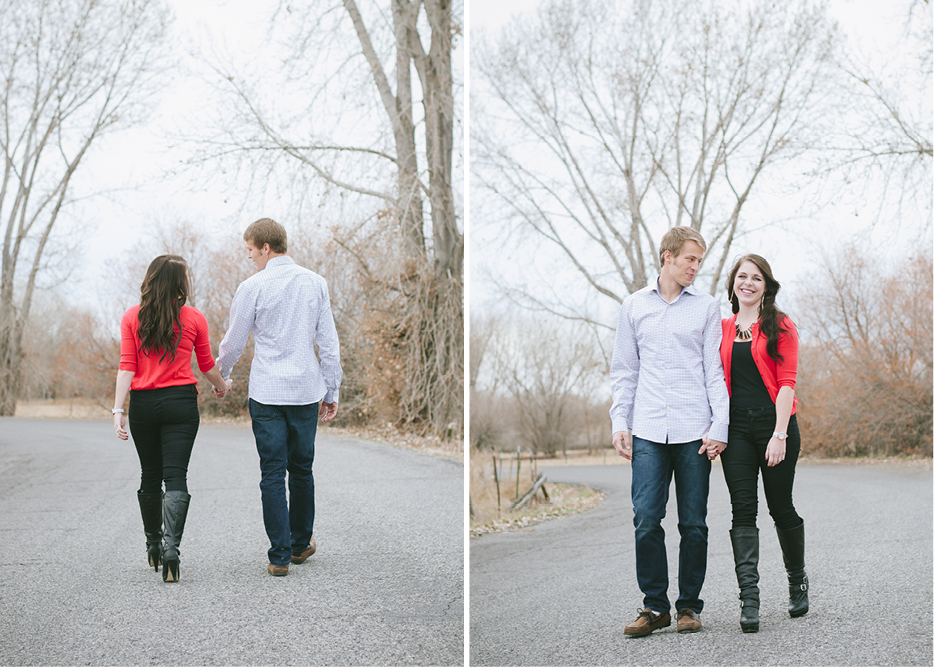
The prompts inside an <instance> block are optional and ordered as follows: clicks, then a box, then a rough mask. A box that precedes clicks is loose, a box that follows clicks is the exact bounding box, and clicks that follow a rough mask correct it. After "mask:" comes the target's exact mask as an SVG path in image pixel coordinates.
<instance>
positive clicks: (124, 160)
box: [63, 0, 920, 305]
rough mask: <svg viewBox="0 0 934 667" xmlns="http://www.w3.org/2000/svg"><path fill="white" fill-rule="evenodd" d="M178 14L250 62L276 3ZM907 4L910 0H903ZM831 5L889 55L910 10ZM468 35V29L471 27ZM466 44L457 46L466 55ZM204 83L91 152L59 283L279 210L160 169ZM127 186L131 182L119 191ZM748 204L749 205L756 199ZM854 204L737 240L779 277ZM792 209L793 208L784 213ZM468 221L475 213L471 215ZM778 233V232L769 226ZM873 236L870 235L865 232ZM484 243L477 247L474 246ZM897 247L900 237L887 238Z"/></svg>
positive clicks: (488, 9) (859, 35) (200, 4)
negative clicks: (766, 254)
mask: <svg viewBox="0 0 934 667" xmlns="http://www.w3.org/2000/svg"><path fill="white" fill-rule="evenodd" d="M168 1H169V3H170V4H171V6H172V7H173V9H174V11H175V14H176V25H175V27H174V33H175V38H174V39H173V48H175V49H177V50H178V51H179V52H180V53H189V52H192V51H196V50H197V48H198V47H199V46H202V47H203V46H205V45H208V44H219V45H223V46H225V47H226V48H227V49H228V50H230V51H232V52H234V53H237V54H238V55H240V56H242V57H243V58H244V59H245V60H249V59H250V58H251V55H252V54H257V53H259V52H260V51H261V50H262V47H263V46H264V40H265V39H266V30H265V26H266V20H267V17H268V15H269V11H270V8H271V6H272V5H271V4H269V3H256V2H252V1H250V0H168ZM898 1H899V2H906V1H907V0H898ZM538 4H539V2H538V0H510V1H509V2H503V1H502V0H467V2H466V13H467V16H466V18H467V20H468V22H469V26H470V28H472V29H481V30H485V31H489V32H492V33H495V32H496V31H497V30H499V29H500V28H501V27H502V26H503V25H504V24H505V23H506V22H507V21H510V20H512V18H513V17H515V16H517V15H521V14H522V13H527V12H532V11H534V9H535V7H536V6H537V5H538ZM831 7H832V12H833V14H834V16H835V18H836V19H837V20H838V21H839V22H840V24H841V27H842V28H843V30H844V32H845V33H846V34H847V36H848V38H850V39H851V40H856V41H858V42H859V43H860V44H861V45H863V50H864V51H866V52H877V53H880V54H882V53H888V52H889V51H890V50H891V49H892V48H893V45H895V44H897V41H898V39H899V36H900V33H901V29H902V23H901V21H902V20H903V16H904V13H903V12H899V11H893V10H892V8H891V7H892V5H891V4H890V3H879V2H877V0H834V1H833V2H832V5H831ZM468 34H469V33H468ZM462 55H463V50H458V53H457V54H456V56H457V57H456V60H457V62H458V63H460V61H461V58H462ZM202 86H203V84H202V83H201V82H199V81H198V80H196V79H185V78H183V77H178V78H176V79H175V80H174V83H173V85H172V86H171V87H169V88H168V89H167V90H165V91H164V93H163V94H162V95H161V96H160V99H159V103H158V105H157V106H156V107H155V109H154V114H153V116H152V118H151V120H150V122H149V123H147V125H145V126H144V127H139V128H134V129H132V130H128V131H124V132H121V133H119V134H116V135H112V136H110V137H108V138H106V140H105V141H104V142H102V143H101V144H99V145H98V146H97V147H96V149H95V151H94V153H93V154H91V155H90V158H89V160H88V162H87V163H86V164H85V168H84V170H83V171H81V172H79V175H80V179H79V180H78V181H77V182H76V186H77V187H79V188H82V189H83V190H85V191H87V190H94V189H106V190H113V192H111V193H110V194H109V195H108V196H106V197H95V198H94V199H93V200H91V201H90V202H89V203H86V204H82V206H81V208H80V209H79V210H80V211H81V213H82V215H83V217H85V218H86V219H90V220H92V221H93V226H92V228H91V231H90V233H89V235H88V236H87V239H86V242H85V244H84V247H85V250H86V254H85V257H87V260H86V261H83V262H82V264H81V266H80V268H79V269H78V270H77V271H76V272H75V274H74V277H73V280H71V281H70V283H69V285H66V286H65V287H64V288H63V291H64V292H65V293H66V294H68V295H69V298H71V299H72V300H78V301H82V300H84V301H87V300H88V299H91V298H92V297H93V293H94V291H95V289H96V287H97V285H98V284H99V282H100V279H101V278H100V275H101V274H100V271H99V267H100V265H101V264H104V263H107V262H109V261H112V260H113V258H115V257H119V256H120V255H121V254H122V253H125V252H126V251H127V250H128V249H129V248H130V247H131V246H132V245H133V244H134V243H136V242H137V241H138V240H139V239H140V238H141V237H142V236H143V235H144V233H145V231H146V227H147V226H149V225H151V224H152V223H153V222H154V221H156V220H166V219H168V220H171V219H173V218H174V217H177V216H183V217H187V218H188V219H190V220H193V221H197V222H198V223H199V224H201V225H202V228H203V229H205V230H206V231H208V232H209V233H211V234H214V235H216V236H222V235H233V236H235V237H239V234H240V233H241V231H242V229H243V227H245V225H246V224H248V223H249V222H251V221H252V220H254V219H256V218H257V217H260V216H263V215H270V216H272V217H277V216H279V215H280V214H282V211H280V210H278V208H277V207H278V205H279V204H280V202H277V201H276V200H274V199H268V200H266V201H263V200H258V199H253V200H251V201H249V202H247V203H246V205H245V206H243V210H241V206H242V205H243V204H244V202H243V201H242V197H239V196H238V193H237V192H236V191H231V190H230V189H229V188H230V185H229V183H227V182H225V181H224V180H223V179H222V178H218V179H217V180H216V181H215V182H214V183H213V184H212V185H211V186H210V187H207V188H198V189H196V190H194V191H193V190H192V188H191V187H190V185H191V184H190V182H189V180H188V179H186V178H178V179H175V180H166V179H165V178H164V177H163V175H164V173H165V172H166V171H167V170H168V169H170V168H171V167H172V166H173V165H176V164H178V162H179V161H180V160H182V159H184V157H185V155H183V154H181V153H179V152H172V151H167V149H166V141H165V136H166V134H167V132H169V131H170V130H171V129H172V128H174V127H175V126H176V125H177V124H178V123H179V122H183V121H185V120H186V119H188V118H190V117H191V116H192V115H193V114H195V113H196V112H198V111H199V110H201V105H202V103H203V91H202V89H201V87H202ZM121 188H125V189H124V190H121ZM767 205H768V208H769V210H775V209H776V208H778V207H781V206H786V203H785V202H783V201H782V200H777V201H775V202H771V203H768V204H767ZM749 208H750V211H752V210H753V209H752V207H751V206H750V207H749ZM859 212H860V211H858V210H856V209H855V208H854V207H853V206H851V205H848V206H843V207H840V208H833V207H829V208H828V209H827V210H826V211H825V212H824V213H823V214H822V215H821V218H820V220H819V221H817V223H816V224H811V225H809V226H808V229H807V231H806V233H802V234H796V235H789V236H788V238H787V239H785V242H784V243H779V244H777V245H776V244H775V243H774V238H770V237H768V236H767V235H765V234H762V235H757V234H755V233H753V234H751V235H750V236H749V237H748V238H747V239H746V241H745V242H744V243H745V245H746V246H748V247H737V248H736V251H737V254H738V253H740V252H746V251H755V250H757V249H760V248H761V247H763V246H764V245H768V247H769V248H770V251H771V253H772V254H771V256H770V259H771V260H772V261H773V266H774V268H775V270H776V273H777V274H779V275H782V274H784V275H789V274H800V273H801V270H800V267H801V266H803V265H805V264H806V263H807V262H808V261H812V259H813V257H814V253H815V249H817V248H821V247H830V246H832V245H833V244H834V243H836V242H837V241H838V240H839V239H840V238H841V236H845V235H850V234H853V233H856V232H858V231H859V230H865V228H866V227H867V223H868V222H869V219H868V216H866V215H865V211H863V213H864V215H863V216H862V217H859V215H858V213H859ZM791 213H793V210H792V209H789V210H788V214H789V215H790V214H791ZM467 224H468V226H469V224H470V223H469V221H467ZM917 224H920V222H917V223H915V222H914V221H911V220H908V221H905V224H904V225H903V228H902V231H901V236H902V237H905V238H907V237H910V235H911V232H912V230H913V229H915V228H916V226H917ZM468 233H469V240H471V241H472V248H471V252H472V253H473V255H474V256H478V251H481V252H482V253H486V252H487V251H488V250H489V247H488V246H484V245H483V244H484V243H486V240H485V239H484V237H483V235H482V234H477V233H474V231H469V232H468ZM769 233H771V234H774V232H769ZM890 237H891V234H888V233H887V232H886V230H877V232H876V236H875V237H874V240H872V241H868V242H874V243H883V242H889V241H891V238H890ZM866 238H867V239H868V238H869V237H868V236H867V237H866ZM478 244H479V245H478ZM890 246H891V247H896V246H897V243H891V244H890ZM469 277H470V279H471V281H472V283H473V284H471V285H470V287H469V290H470V294H471V296H472V297H473V304H474V305H477V304H479V303H482V301H483V300H484V299H486V298H489V297H490V295H491V292H490V288H489V286H488V285H485V284H483V281H482V276H481V275H480V274H479V273H477V272H476V271H472V272H471V273H470V274H469Z"/></svg>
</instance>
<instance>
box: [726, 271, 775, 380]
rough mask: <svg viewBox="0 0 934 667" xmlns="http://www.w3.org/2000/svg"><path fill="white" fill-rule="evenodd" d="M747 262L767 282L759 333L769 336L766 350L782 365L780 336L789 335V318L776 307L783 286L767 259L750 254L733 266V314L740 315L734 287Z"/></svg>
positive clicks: (729, 285) (730, 280) (729, 283)
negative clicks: (753, 266)
mask: <svg viewBox="0 0 934 667" xmlns="http://www.w3.org/2000/svg"><path fill="white" fill-rule="evenodd" d="M747 261H748V262H752V263H753V264H755V265H756V266H757V267H758V268H759V271H761V272H762V278H763V279H764V280H765V294H763V295H762V301H760V302H759V331H761V332H762V333H763V334H764V335H766V336H768V342H767V343H766V346H765V349H766V351H767V352H768V353H769V356H770V357H772V359H774V360H775V361H777V362H779V363H781V362H783V361H784V358H783V357H782V355H780V354H779V353H778V336H779V334H782V333H788V329H786V328H785V327H783V326H782V321H783V320H784V319H785V318H786V317H788V316H787V315H785V313H783V312H782V311H780V310H779V309H778V307H777V306H776V305H775V296H776V295H777V294H778V290H780V289H781V288H782V286H781V284H780V283H779V282H778V281H777V280H775V276H773V275H772V267H771V266H769V263H768V262H767V261H765V258H764V257H760V256H759V255H756V254H753V253H750V254H748V255H743V256H742V257H740V258H739V259H738V260H736V264H734V265H733V269H732V270H731V271H730V277H729V278H727V279H726V293H727V294H728V295H729V297H730V303H731V304H732V305H733V312H734V313H738V312H739V299H738V298H736V294H734V293H733V285H734V284H736V274H737V273H739V267H740V266H741V265H742V263H743V262H747Z"/></svg>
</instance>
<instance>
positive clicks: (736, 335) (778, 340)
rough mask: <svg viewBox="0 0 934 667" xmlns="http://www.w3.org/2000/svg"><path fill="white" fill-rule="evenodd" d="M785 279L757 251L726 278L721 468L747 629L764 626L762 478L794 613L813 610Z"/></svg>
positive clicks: (794, 343) (794, 350)
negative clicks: (781, 293)
mask: <svg viewBox="0 0 934 667" xmlns="http://www.w3.org/2000/svg"><path fill="white" fill-rule="evenodd" d="M780 288H781V285H780V284H779V282H778V281H777V280H775V278H774V276H773V275H772V267H771V266H769V263H768V262H767V261H766V260H765V259H763V258H762V257H760V256H759V255H754V254H749V255H745V256H743V257H740V258H739V260H738V261H737V262H736V264H735V265H734V266H733V269H732V270H731V271H730V276H729V278H728V279H727V284H726V289H727V294H728V295H729V298H730V303H731V304H732V307H733V313H734V315H733V317H730V318H727V319H724V320H723V339H722V341H721V343H720V358H721V359H722V360H723V370H724V372H725V373H726V386H727V390H728V391H729V393H730V433H729V441H728V442H729V446H728V447H727V448H726V449H725V450H723V454H722V456H723V476H724V477H725V479H726V483H727V486H728V487H729V490H730V503H731V504H732V508H733V526H732V529H731V530H730V542H731V543H732V545H733V560H734V564H735V568H736V580H737V582H738V584H739V589H740V592H739V597H740V600H741V604H742V611H741V613H740V627H741V628H742V630H743V632H758V630H759V587H758V584H759V529H758V528H757V527H756V514H757V511H758V485H759V483H758V479H759V473H760V471H761V473H762V486H763V488H764V490H765V498H766V502H767V503H768V507H769V514H770V515H771V516H772V519H773V521H774V522H775V530H776V532H777V533H778V542H779V544H780V545H781V549H782V556H783V559H784V561H785V570H786V572H787V574H788V589H789V606H788V612H789V614H790V615H791V617H792V618H795V617H798V616H803V615H804V614H806V613H807V611H808V578H807V574H806V573H805V571H804V521H803V520H802V519H801V517H800V516H798V513H797V512H796V511H795V507H794V503H793V502H792V487H793V485H794V478H795V464H796V463H797V460H798V454H799V453H800V451H801V436H800V434H799V432H798V423H797V418H796V416H795V413H796V412H797V408H798V399H797V398H796V397H795V380H796V376H797V370H798V332H797V330H796V329H795V325H794V323H793V322H792V321H791V318H789V317H788V316H787V315H785V313H783V312H782V311H781V310H779V309H778V307H777V306H776V305H775V296H776V295H777V294H778V290H779V289H780Z"/></svg>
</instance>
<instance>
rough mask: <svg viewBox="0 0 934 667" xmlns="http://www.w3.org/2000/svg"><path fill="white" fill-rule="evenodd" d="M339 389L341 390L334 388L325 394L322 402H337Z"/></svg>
mask: <svg viewBox="0 0 934 667" xmlns="http://www.w3.org/2000/svg"><path fill="white" fill-rule="evenodd" d="M338 391H339V390H337V389H334V390H332V391H331V390H329V391H328V392H327V393H326V394H325V395H324V398H322V399H321V402H322V403H337V394H338Z"/></svg>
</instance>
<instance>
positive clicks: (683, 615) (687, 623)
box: [678, 609, 701, 632]
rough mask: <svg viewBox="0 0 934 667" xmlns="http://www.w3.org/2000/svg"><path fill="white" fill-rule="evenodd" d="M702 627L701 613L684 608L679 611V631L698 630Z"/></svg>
mask: <svg viewBox="0 0 934 667" xmlns="http://www.w3.org/2000/svg"><path fill="white" fill-rule="evenodd" d="M700 629H701V622H700V615H698V614H695V613H694V612H693V611H691V610H690V609H682V610H681V611H679V612H678V632H697V631H698V630H700Z"/></svg>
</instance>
